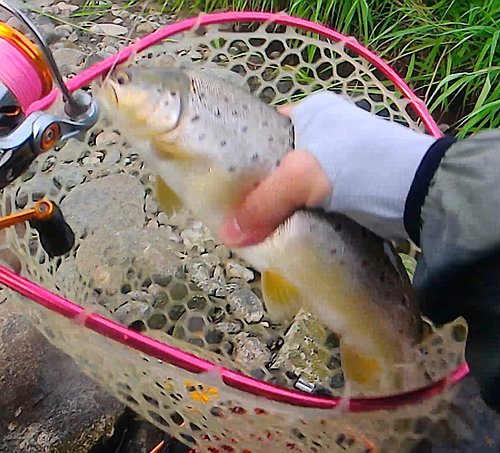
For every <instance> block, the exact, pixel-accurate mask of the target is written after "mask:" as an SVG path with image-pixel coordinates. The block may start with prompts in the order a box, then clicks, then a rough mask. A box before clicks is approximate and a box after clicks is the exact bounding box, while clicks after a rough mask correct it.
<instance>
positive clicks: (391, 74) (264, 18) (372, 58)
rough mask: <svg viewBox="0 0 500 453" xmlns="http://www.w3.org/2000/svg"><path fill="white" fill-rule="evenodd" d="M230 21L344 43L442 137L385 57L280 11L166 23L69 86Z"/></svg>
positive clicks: (38, 105) (45, 103)
mask: <svg viewBox="0 0 500 453" xmlns="http://www.w3.org/2000/svg"><path fill="white" fill-rule="evenodd" d="M227 22H274V23H276V24H279V25H289V26H293V27H297V28H301V29H303V30H307V31H310V32H313V33H317V34H319V35H321V36H323V37H325V38H330V39H332V40H334V41H336V42H342V43H344V44H345V45H346V46H347V47H348V48H349V49H351V50H354V51H355V52H356V53H357V54H359V55H361V56H362V57H363V58H365V59H366V60H367V61H369V62H370V63H372V64H373V65H374V66H375V67H376V68H377V69H379V70H380V71H382V72H383V73H384V75H385V76H386V77H387V78H388V79H389V80H390V81H391V82H392V83H394V85H395V86H396V87H397V88H398V89H399V90H400V91H401V93H402V94H403V95H404V96H405V97H406V98H407V99H408V100H409V101H410V104H411V105H412V106H413V108H414V109H415V110H416V112H417V113H418V116H419V117H420V118H421V119H422V122H423V123H424V124H425V126H426V127H427V129H428V131H429V132H430V133H431V134H432V135H433V136H434V137H436V138H440V137H441V136H442V133H441V131H440V130H439V128H438V126H437V124H436V122H435V121H434V119H433V118H432V116H431V115H430V113H429V112H428V110H427V108H426V107H425V105H424V103H423V102H422V101H421V100H420V99H419V98H418V97H417V95H416V94H415V93H414V92H413V91H412V90H411V88H410V87H409V86H408V85H407V84H406V82H405V81H404V80H403V79H402V78H401V77H400V76H399V75H398V74H397V72H396V71H395V70H394V69H393V68H391V67H390V66H389V65H388V64H387V63H386V62H385V61H384V60H382V59H381V58H380V57H378V56H377V55H376V54H374V53H373V52H372V51H370V50H369V49H367V48H366V47H365V46H363V45H362V44H361V43H360V42H358V41H357V40H356V39H355V38H353V37H349V36H346V35H344V34H342V33H340V32H338V31H335V30H332V29H330V28H328V27H325V26H324V25H320V24H316V23H314V22H310V21H308V20H305V19H300V18H298V17H293V16H288V15H286V14H281V13H279V14H278V13H266V12H257V11H243V12H225V13H213V14H204V15H200V16H197V17H193V18H190V19H186V20H182V21H179V22H176V23H174V24H170V25H167V26H165V27H163V28H160V29H158V30H157V31H155V32H154V33H152V34H150V35H147V36H145V37H144V38H142V39H140V40H139V41H137V42H136V43H134V44H132V45H130V46H128V47H126V48H125V49H123V50H121V51H120V52H118V53H117V54H115V55H113V56H111V57H108V58H107V59H105V60H103V61H101V62H99V63H97V64H95V65H94V66H92V67H90V68H88V69H87V70H85V71H83V72H81V73H80V74H79V75H77V76H76V77H74V78H73V79H71V80H69V81H68V82H67V87H68V89H69V90H70V91H74V90H77V89H79V88H81V87H82V86H85V85H87V84H89V83H91V82H92V80H94V79H95V78H96V77H99V76H101V75H103V74H104V73H106V72H107V71H109V70H110V69H111V68H112V67H113V66H115V65H117V64H121V63H124V62H125V61H127V60H128V59H129V57H130V56H131V55H132V54H133V53H135V52H142V51H143V50H145V49H147V48H148V47H151V46H153V45H155V44H157V43H158V42H160V41H162V40H164V39H166V38H169V37H170V36H173V35H176V34H177V33H182V32H184V31H187V30H190V29H192V28H193V27H200V26H204V25H213V24H220V23H227ZM58 91H59V89H58V88H56V89H54V90H53V91H52V92H51V93H49V94H48V95H47V96H45V97H44V98H42V99H40V100H38V101H36V102H34V103H33V104H32V105H31V106H30V108H29V109H28V112H27V113H28V115H29V114H30V113H32V112H34V111H37V110H45V109H47V108H48V107H49V106H50V105H51V104H52V103H53V102H54V101H55V99H56V97H57V93H58Z"/></svg>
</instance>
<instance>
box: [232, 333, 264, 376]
mask: <svg viewBox="0 0 500 453" xmlns="http://www.w3.org/2000/svg"><path fill="white" fill-rule="evenodd" d="M233 356H234V360H236V361H237V362H239V363H241V364H242V365H244V366H245V367H246V368H263V367H265V365H266V363H267V362H269V359H270V358H271V351H269V349H268V348H267V347H266V345H265V344H263V343H262V342H261V341H260V340H259V339H258V338H256V337H250V336H249V335H248V334H247V333H246V332H242V333H240V334H238V335H237V336H236V345H235V347H234V352H233Z"/></svg>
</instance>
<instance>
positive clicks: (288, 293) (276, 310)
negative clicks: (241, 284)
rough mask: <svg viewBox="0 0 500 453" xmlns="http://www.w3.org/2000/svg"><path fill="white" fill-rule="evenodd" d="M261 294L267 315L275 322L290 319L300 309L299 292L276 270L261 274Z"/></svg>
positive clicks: (300, 299) (300, 298)
mask: <svg viewBox="0 0 500 453" xmlns="http://www.w3.org/2000/svg"><path fill="white" fill-rule="evenodd" d="M262 294H263V296H264V302H265V304H266V307H267V311H268V312H269V315H270V316H271V318H272V319H273V320H275V321H277V322H283V321H285V320H290V319H292V318H293V317H294V316H295V315H296V314H297V312H298V311H299V310H300V309H301V308H302V297H301V295H300V292H299V290H298V289H297V287H296V286H295V285H294V284H293V283H291V282H290V281H289V280H287V279H286V278H285V277H283V275H282V274H281V272H280V271H279V270H277V269H267V270H266V271H264V272H263V273H262Z"/></svg>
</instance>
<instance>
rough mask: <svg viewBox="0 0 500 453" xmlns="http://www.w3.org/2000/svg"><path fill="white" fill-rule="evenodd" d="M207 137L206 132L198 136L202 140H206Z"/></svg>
mask: <svg viewBox="0 0 500 453" xmlns="http://www.w3.org/2000/svg"><path fill="white" fill-rule="evenodd" d="M205 137H206V135H205V134H200V135H199V136H198V138H199V139H200V140H205Z"/></svg>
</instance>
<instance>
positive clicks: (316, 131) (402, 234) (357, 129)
mask: <svg viewBox="0 0 500 453" xmlns="http://www.w3.org/2000/svg"><path fill="white" fill-rule="evenodd" d="M279 111H280V113H282V114H285V115H288V116H290V118H291V119H292V121H293V123H294V127H295V142H296V149H297V150H296V151H292V152H289V153H288V154H287V155H286V156H285V158H283V159H282V162H281V164H280V166H279V167H278V169H277V170H276V171H275V172H274V173H273V174H272V175H270V176H269V177H268V178H267V179H266V180H264V181H263V182H262V183H261V184H260V185H259V186H258V187H257V188H256V189H255V190H254V191H253V192H251V193H250V194H249V195H248V197H247V198H246V199H245V201H244V202H243V204H242V205H241V206H240V207H239V208H238V209H237V211H236V212H234V213H232V215H231V216H230V217H229V218H228V219H227V220H226V222H225V223H224V225H223V226H222V228H221V230H220V231H219V235H220V237H221V239H222V241H223V242H225V243H226V244H227V245H228V246H230V247H243V246H248V245H252V244H256V243H258V242H260V241H262V240H264V239H265V238H266V237H267V236H268V235H269V234H270V233H271V232H272V231H273V230H274V229H275V228H276V227H277V226H278V225H279V224H280V223H281V222H282V221H284V220H285V219H286V218H287V217H288V216H290V215H291V214H292V213H293V212H294V211H295V210H296V209H298V208H301V207H319V206H321V207H323V208H325V209H326V210H328V211H337V212H342V213H344V214H346V215H348V216H349V217H351V218H353V219H354V220H356V221H357V222H358V223H360V224H361V225H363V226H365V227H367V228H369V229H371V230H372V231H374V232H375V233H377V234H379V235H380V236H383V237H386V238H389V239H407V237H408V235H407V233H406V231H405V229H404V225H403V215H404V208H405V202H406V197H407V195H408V192H409V190H410V187H411V184H412V181H413V178H414V175H415V172H416V170H417V168H418V166H419V164H420V162H421V160H422V158H423V157H424V155H425V153H426V152H427V150H428V149H429V148H430V146H431V145H432V144H433V143H434V141H435V139H434V138H433V137H430V136H427V135H424V134H420V133H417V132H414V131H412V130H410V129H408V128H406V127H404V126H401V125H399V124H396V123H392V122H389V121H387V120H385V119H382V118H380V117H377V116H375V115H372V114H370V113H368V112H366V111H364V110H362V109H361V108H359V107H357V106H356V105H354V104H353V103H351V102H349V101H348V100H346V99H344V98H343V97H341V96H339V95H335V94H333V93H330V92H321V93H317V94H314V95H311V96H309V97H308V98H307V99H305V100H304V101H301V102H299V103H297V104H292V105H288V106H285V107H282V108H281V109H279Z"/></svg>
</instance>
